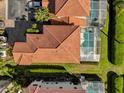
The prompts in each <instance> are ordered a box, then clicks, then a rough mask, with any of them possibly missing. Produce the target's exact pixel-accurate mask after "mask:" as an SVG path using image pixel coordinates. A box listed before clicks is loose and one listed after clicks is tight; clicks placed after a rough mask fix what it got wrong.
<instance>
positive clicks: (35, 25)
mask: <svg viewBox="0 0 124 93" xmlns="http://www.w3.org/2000/svg"><path fill="white" fill-rule="evenodd" d="M26 32H27V33H39V32H40V30H39V29H38V28H37V24H32V27H31V28H29V29H27V31H26Z"/></svg>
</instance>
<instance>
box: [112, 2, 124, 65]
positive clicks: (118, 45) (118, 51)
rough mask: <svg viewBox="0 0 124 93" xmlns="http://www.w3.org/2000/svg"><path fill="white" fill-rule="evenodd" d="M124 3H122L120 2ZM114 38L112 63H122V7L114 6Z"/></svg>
mask: <svg viewBox="0 0 124 93" xmlns="http://www.w3.org/2000/svg"><path fill="white" fill-rule="evenodd" d="M121 4H123V5H124V3H121ZM114 9H115V12H116V16H115V25H114V26H115V39H116V40H117V41H118V42H117V41H114V47H115V53H114V55H115V56H114V57H115V60H114V63H115V64H119V65H121V64H124V7H119V4H118V5H116V6H115V8H114Z"/></svg>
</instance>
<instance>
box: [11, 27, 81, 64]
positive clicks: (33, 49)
mask: <svg viewBox="0 0 124 93" xmlns="http://www.w3.org/2000/svg"><path fill="white" fill-rule="evenodd" d="M13 55H14V59H15V61H16V63H17V64H20V65H29V64H32V63H80V27H79V26H73V25H44V26H43V34H27V42H25V43H18V42H16V43H15V46H14V48H13Z"/></svg>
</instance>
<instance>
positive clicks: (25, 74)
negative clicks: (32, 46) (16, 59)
mask: <svg viewBox="0 0 124 93" xmlns="http://www.w3.org/2000/svg"><path fill="white" fill-rule="evenodd" d="M29 69H44V70H47V69H49V70H51V71H52V70H63V72H52V73H51V72H30V71H29ZM15 72H16V74H14V75H13V80H14V81H16V82H17V83H18V84H19V85H21V86H22V87H23V88H26V87H28V86H30V85H31V83H32V82H34V81H41V80H43V81H55V82H57V81H62V82H63V81H68V80H70V81H74V82H79V81H78V80H77V78H76V77H75V76H73V75H71V74H70V73H68V72H67V71H66V69H65V68H64V67H63V66H59V65H32V66H16V67H15Z"/></svg>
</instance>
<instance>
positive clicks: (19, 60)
mask: <svg viewBox="0 0 124 93" xmlns="http://www.w3.org/2000/svg"><path fill="white" fill-rule="evenodd" d="M22 56H23V54H21V55H20V57H19V59H18V62H17V64H20V62H21V59H22Z"/></svg>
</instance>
